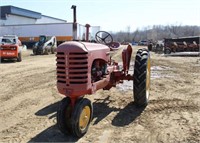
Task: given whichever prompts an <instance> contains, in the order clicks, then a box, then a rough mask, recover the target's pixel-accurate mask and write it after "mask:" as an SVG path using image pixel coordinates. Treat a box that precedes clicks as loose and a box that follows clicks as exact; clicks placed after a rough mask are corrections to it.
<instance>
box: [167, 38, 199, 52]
mask: <svg viewBox="0 0 200 143" xmlns="http://www.w3.org/2000/svg"><path fill="white" fill-rule="evenodd" d="M199 40H200V37H199V36H191V37H180V38H169V39H165V40H164V53H165V54H170V53H171V52H186V51H187V52H199V51H200V45H199Z"/></svg>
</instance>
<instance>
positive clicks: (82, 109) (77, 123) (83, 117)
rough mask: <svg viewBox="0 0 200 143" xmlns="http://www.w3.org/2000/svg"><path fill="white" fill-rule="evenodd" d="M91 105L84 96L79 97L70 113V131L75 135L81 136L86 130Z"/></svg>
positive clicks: (90, 114) (91, 113)
mask: <svg viewBox="0 0 200 143" xmlns="http://www.w3.org/2000/svg"><path fill="white" fill-rule="evenodd" d="M92 115H93V107H92V104H91V101H90V100H89V99H86V98H82V99H80V100H79V101H78V102H77V103H76V105H75V107H74V111H73V113H72V131H73V134H74V135H75V136H77V137H82V136H83V135H84V134H85V133H86V132H87V130H88V127H89V124H90V122H91V120H92Z"/></svg>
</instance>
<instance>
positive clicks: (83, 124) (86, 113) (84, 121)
mask: <svg viewBox="0 0 200 143" xmlns="http://www.w3.org/2000/svg"><path fill="white" fill-rule="evenodd" d="M90 116H91V110H90V107H89V106H85V107H84V108H83V110H82V112H81V115H80V118H79V128H80V130H85V129H86V128H87V126H88V123H89V121H90Z"/></svg>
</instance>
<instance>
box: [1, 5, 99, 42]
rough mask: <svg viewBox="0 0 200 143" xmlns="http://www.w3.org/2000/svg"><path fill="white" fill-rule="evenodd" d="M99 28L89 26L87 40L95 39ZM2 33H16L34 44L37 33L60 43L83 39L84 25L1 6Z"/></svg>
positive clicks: (23, 39)
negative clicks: (54, 37) (52, 37)
mask: <svg viewBox="0 0 200 143" xmlns="http://www.w3.org/2000/svg"><path fill="white" fill-rule="evenodd" d="M74 24H75V25H76V26H73V25H74ZM73 27H76V29H74V28H73ZM99 30H100V26H91V27H90V29H89V40H95V34H96V32H98V31H99ZM3 35H17V36H18V37H19V39H20V40H21V41H22V43H23V44H26V45H32V44H34V43H35V42H36V41H37V40H38V38H39V35H48V36H56V38H57V41H58V43H62V42H64V41H68V40H85V39H86V27H85V25H81V24H78V23H67V21H66V20H63V19H58V18H54V17H50V16H46V15H42V14H41V13H39V12H34V11H31V10H27V9H22V8H18V7H15V6H1V7H0V36H3Z"/></svg>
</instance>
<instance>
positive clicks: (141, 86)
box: [56, 31, 150, 137]
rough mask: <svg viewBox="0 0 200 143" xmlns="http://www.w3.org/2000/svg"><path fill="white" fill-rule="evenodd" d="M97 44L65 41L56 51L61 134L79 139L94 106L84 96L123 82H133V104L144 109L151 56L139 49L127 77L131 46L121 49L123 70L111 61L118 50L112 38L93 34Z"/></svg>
mask: <svg viewBox="0 0 200 143" xmlns="http://www.w3.org/2000/svg"><path fill="white" fill-rule="evenodd" d="M96 40H97V42H98V43H89V42H77V41H69V42H65V43H63V44H61V45H59V47H58V48H57V64H56V65H57V88H58V91H59V92H60V93H61V94H63V95H65V96H66V97H65V98H63V99H62V101H61V103H60V105H59V109H58V111H57V124H58V127H59V129H60V130H61V132H62V133H64V134H72V135H74V136H77V137H82V136H83V135H84V134H85V133H86V132H87V130H88V127H89V124H90V122H91V120H92V116H93V107H92V104H91V101H90V100H89V99H86V98H84V95H86V94H93V93H95V92H96V91H97V90H99V89H103V90H109V89H110V88H111V87H115V86H116V84H118V83H122V82H123V80H133V82H134V88H133V94H134V102H135V104H136V105H137V106H146V105H147V103H148V99H149V90H150V54H149V51H148V50H147V49H139V50H138V51H137V55H136V57H135V64H134V74H133V75H131V74H129V73H128V72H129V67H130V60H131V55H132V47H131V45H128V46H127V47H126V48H124V49H123V52H122V61H123V68H122V69H120V66H119V65H118V63H117V62H115V61H114V60H112V59H111V52H113V50H117V49H119V48H118V47H119V46H120V45H119V44H118V43H117V42H113V38H112V36H111V35H110V34H109V33H107V32H104V31H99V32H97V34H96Z"/></svg>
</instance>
